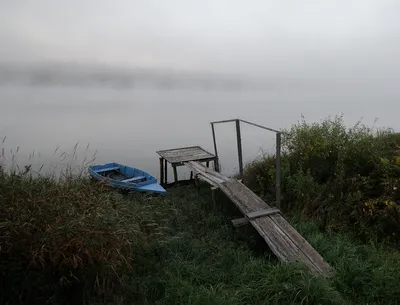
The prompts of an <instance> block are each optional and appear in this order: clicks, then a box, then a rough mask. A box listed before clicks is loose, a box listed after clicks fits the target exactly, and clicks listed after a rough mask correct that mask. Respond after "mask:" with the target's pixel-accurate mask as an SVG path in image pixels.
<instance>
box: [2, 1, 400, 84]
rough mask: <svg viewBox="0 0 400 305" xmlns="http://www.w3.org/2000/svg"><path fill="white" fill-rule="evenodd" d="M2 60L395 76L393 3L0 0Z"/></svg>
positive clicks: (399, 57)
mask: <svg viewBox="0 0 400 305" xmlns="http://www.w3.org/2000/svg"><path fill="white" fill-rule="evenodd" d="M0 62H3V63H4V62H8V63H10V62H11V63H30V62H41V63H43V62H61V63H65V62H67V63H68V62H75V63H85V64H105V65H115V66H126V67H141V68H162V69H177V70H193V71H199V70H200V71H211V72H225V73H243V75H247V74H248V75H263V76H267V77H273V76H282V77H291V76H294V77H308V76H311V77H313V76H316V77H331V76H333V77H339V78H346V77H349V78H365V77H367V78H368V77H372V78H380V79H385V80H391V81H393V80H394V79H396V81H397V80H399V76H398V74H399V72H400V1H399V0H325V1H321V0H302V1H296V0H279V1H276V0H275V1H270V0H248V1H244V0H242V1H239V0H201V1H200V0H196V1H194V0H163V1H162V0H115V1H110V0H85V1H82V0H79V1H78V0H69V1H65V0H0Z"/></svg>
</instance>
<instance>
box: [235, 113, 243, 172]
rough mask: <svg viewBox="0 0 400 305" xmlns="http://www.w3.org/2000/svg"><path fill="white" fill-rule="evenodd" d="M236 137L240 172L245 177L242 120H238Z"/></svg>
mask: <svg viewBox="0 0 400 305" xmlns="http://www.w3.org/2000/svg"><path fill="white" fill-rule="evenodd" d="M236 137H237V148H238V158H239V173H240V178H243V157H242V137H241V135H240V120H236Z"/></svg>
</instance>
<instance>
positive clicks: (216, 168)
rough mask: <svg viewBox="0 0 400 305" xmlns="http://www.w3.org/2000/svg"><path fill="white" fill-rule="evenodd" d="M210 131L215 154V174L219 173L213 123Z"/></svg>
mask: <svg viewBox="0 0 400 305" xmlns="http://www.w3.org/2000/svg"><path fill="white" fill-rule="evenodd" d="M211 131H212V136H213V142H214V153H215V157H216V159H215V160H214V170H215V171H216V172H219V162H218V151H217V140H216V139H215V129H214V123H211Z"/></svg>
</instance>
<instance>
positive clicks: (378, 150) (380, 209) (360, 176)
mask: <svg viewBox="0 0 400 305" xmlns="http://www.w3.org/2000/svg"><path fill="white" fill-rule="evenodd" d="M282 151H283V156H282V169H283V174H282V176H283V182H282V185H283V204H284V208H285V209H287V210H292V209H295V210H296V211H298V210H301V211H302V213H303V214H304V215H306V216H309V217H314V218H317V219H320V220H322V225H323V228H325V229H326V228H338V227H341V226H343V225H345V226H349V227H351V228H352V229H355V232H356V233H357V234H358V235H359V236H360V237H362V238H366V237H367V236H369V235H371V234H373V235H374V236H376V237H378V238H381V239H382V238H383V239H387V238H388V239H392V240H393V239H396V240H397V239H398V237H397V236H399V232H398V230H399V226H400V221H399V217H398V210H399V204H400V202H399V200H400V193H399V192H400V191H399V189H400V153H399V152H400V135H399V134H396V133H394V132H393V131H392V130H390V129H384V130H375V129H373V128H369V127H367V126H365V125H362V124H361V123H358V124H356V125H355V126H353V127H351V128H347V127H346V125H345V123H344V121H343V118H342V117H341V116H338V117H335V118H328V119H325V120H324V121H322V122H320V123H307V122H306V121H305V120H304V119H303V120H302V121H301V122H300V123H298V124H296V125H294V126H292V127H291V128H290V129H289V130H286V131H284V133H283V139H282ZM274 164H275V157H274V156H266V157H264V159H263V160H257V161H255V162H253V163H252V164H250V165H249V166H248V167H247V168H246V170H245V177H244V182H245V183H247V184H248V185H249V186H250V187H251V188H252V189H254V190H255V191H257V192H259V193H260V192H262V191H263V192H265V191H267V192H268V193H269V196H268V195H265V194H264V196H265V197H267V198H268V197H269V198H273V194H274V192H275V189H274V183H273V181H274V179H275V169H274ZM371 200H372V201H371ZM386 201H388V202H391V205H387V204H386V205H385V204H382V202H386ZM367 202H369V203H368V204H367V206H366V205H365V204H366V203H367ZM371 202H374V204H372V205H371V204H370V203H371ZM366 208H368V211H369V212H365V210H366ZM371 209H373V212H372V211H371Z"/></svg>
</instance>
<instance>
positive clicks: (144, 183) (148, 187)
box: [88, 163, 167, 194]
mask: <svg viewBox="0 0 400 305" xmlns="http://www.w3.org/2000/svg"><path fill="white" fill-rule="evenodd" d="M88 172H89V175H90V176H91V177H92V178H93V179H95V180H99V181H104V182H106V183H107V184H109V185H111V186H113V187H116V188H120V189H123V190H130V191H138V192H147V193H157V194H166V193H167V192H166V190H165V189H164V188H163V187H162V186H161V185H160V184H158V182H157V179H156V178H155V177H153V176H152V175H150V174H149V173H146V172H145V171H142V170H140V169H138V168H135V167H131V166H126V165H122V164H119V163H107V164H103V165H93V166H90V167H89V168H88Z"/></svg>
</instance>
